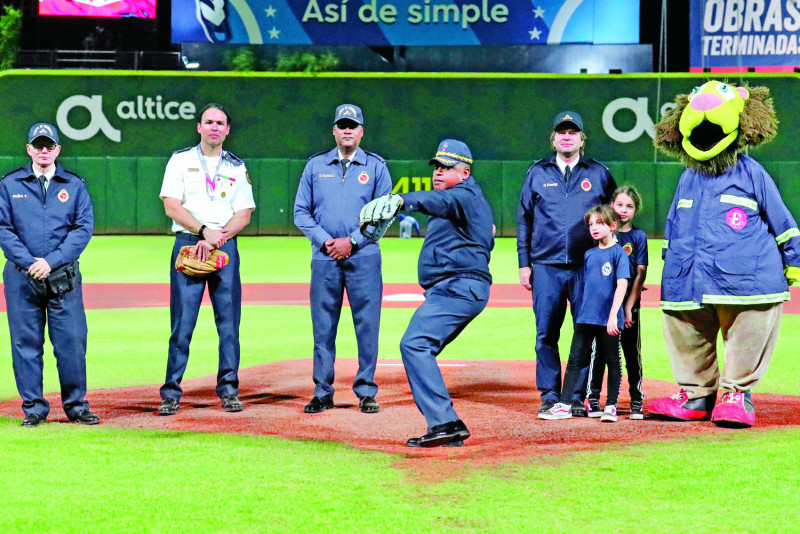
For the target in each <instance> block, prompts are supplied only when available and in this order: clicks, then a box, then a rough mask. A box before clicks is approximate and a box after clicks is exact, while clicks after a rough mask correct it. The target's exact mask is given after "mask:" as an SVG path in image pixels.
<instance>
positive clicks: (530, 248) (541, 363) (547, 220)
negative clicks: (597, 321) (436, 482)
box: [517, 111, 617, 417]
mask: <svg viewBox="0 0 800 534" xmlns="http://www.w3.org/2000/svg"><path fill="white" fill-rule="evenodd" d="M550 143H551V144H552V145H553V148H555V154H553V155H551V156H549V157H547V158H544V159H541V160H539V161H537V162H536V163H534V164H533V165H531V167H530V168H529V169H528V174H527V176H526V178H525V183H524V184H523V186H522V191H521V192H520V198H519V207H518V210H517V254H518V256H519V280H520V284H522V286H523V287H524V288H525V289H527V290H528V291H531V292H532V295H533V314H534V315H535V318H536V387H537V388H538V389H539V392H540V393H541V395H542V406H541V408H540V409H539V413H544V412H546V411H547V410H549V409H550V408H552V407H553V405H554V404H555V403H557V402H558V400H559V397H560V396H561V358H560V357H559V354H558V338H559V337H560V335H561V325H562V324H563V323H564V317H565V315H566V310H567V300H569V302H570V304H571V312H572V318H573V322H574V319H575V317H577V316H578V306H579V305H580V302H581V295H582V294H583V279H582V278H583V275H582V273H583V269H582V268H583V255H584V254H585V253H586V251H587V250H589V249H590V248H592V246H593V242H592V237H591V236H590V235H589V230H588V229H587V228H586V225H585V224H584V222H583V216H584V214H585V213H586V211H587V210H588V209H589V208H591V207H594V206H596V205H598V204H609V203H610V202H611V195H612V194H613V192H614V190H615V189H616V187H617V184H616V183H615V182H614V178H612V177H611V173H609V172H608V169H607V168H606V167H605V166H604V165H602V164H600V163H598V162H597V161H595V160H593V159H591V158H587V157H585V156H583V152H584V145H585V143H586V135H585V134H584V132H583V119H582V118H581V116H580V115H579V114H578V113H576V112H574V111H562V112H561V113H559V114H558V115H556V117H555V119H554V120H553V132H552V134H551V135H550ZM587 373H588V368H587V369H584V370H583V371H582V373H581V377H580V380H579V381H578V389H580V390H581V391H576V392H575V394H574V395H573V412H572V415H573V416H579V417H586V416H587V411H586V408H585V407H584V406H583V396H584V395H585V394H584V393H583V389H585V385H586V377H587Z"/></svg>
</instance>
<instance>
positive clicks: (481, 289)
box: [400, 277, 490, 431]
mask: <svg viewBox="0 0 800 534" xmlns="http://www.w3.org/2000/svg"><path fill="white" fill-rule="evenodd" d="M489 288H490V284H489V282H487V281H485V280H482V279H475V278H466V277H454V278H448V279H446V280H443V281H441V282H439V283H437V284H436V285H434V286H433V287H430V288H429V289H428V290H427V291H425V302H424V303H423V304H422V305H421V306H420V307H419V308H417V311H416V312H415V313H414V316H413V317H412V318H411V322H410V323H409V324H408V328H407V329H406V332H405V334H403V339H402V340H401V341H400V353H401V355H402V357H403V365H404V366H405V370H406V376H407V377H408V383H409V385H410V386H411V393H412V395H413V396H414V402H415V403H416V405H417V408H419V411H420V412H422V415H423V416H424V417H425V420H426V422H427V423H428V431H430V430H431V429H432V428H433V427H434V426H436V425H442V424H445V423H450V422H452V421H456V420H457V419H458V415H457V414H456V412H455V410H454V409H453V401H452V400H451V398H450V393H449V392H448V391H447V386H446V385H445V383H444V378H443V377H442V372H441V371H440V370H439V365H438V364H437V362H436V357H437V356H438V355H439V354H440V353H441V352H442V350H443V349H444V348H445V347H446V346H447V344H448V343H450V342H451V341H453V340H454V339H455V338H456V337H457V336H458V334H460V333H461V331H462V330H464V327H466V326H467V325H468V324H469V322H470V321H472V319H474V318H475V317H476V316H477V315H478V314H479V313H480V312H481V311H483V309H484V308H485V307H486V304H487V303H488V302H489Z"/></svg>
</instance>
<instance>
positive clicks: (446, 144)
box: [428, 139, 472, 167]
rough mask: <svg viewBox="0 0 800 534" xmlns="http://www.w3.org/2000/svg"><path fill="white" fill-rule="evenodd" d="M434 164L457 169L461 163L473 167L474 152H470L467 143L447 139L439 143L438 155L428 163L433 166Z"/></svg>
mask: <svg viewBox="0 0 800 534" xmlns="http://www.w3.org/2000/svg"><path fill="white" fill-rule="evenodd" d="M434 162H439V163H440V164H441V165H444V166H445V167H455V166H456V165H458V164H459V163H466V164H468V165H472V152H470V151H469V147H468V146H467V144H466V143H463V142H461V141H457V140H455V139H445V140H444V141H442V142H441V143H439V148H438V149H436V155H435V156H434V157H433V158H432V159H431V160H430V161H429V162H428V165H433V164H434Z"/></svg>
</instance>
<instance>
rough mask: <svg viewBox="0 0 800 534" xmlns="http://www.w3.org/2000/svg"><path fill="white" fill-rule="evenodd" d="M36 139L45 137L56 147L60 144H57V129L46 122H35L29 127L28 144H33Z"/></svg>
mask: <svg viewBox="0 0 800 534" xmlns="http://www.w3.org/2000/svg"><path fill="white" fill-rule="evenodd" d="M37 137H46V138H47V139H50V140H51V141H52V142H54V143H55V144H57V145H59V144H61V143H59V142H58V129H56V127H55V126H53V125H52V124H48V123H46V122H37V123H36V124H34V125H33V126H31V129H30V130H28V144H31V143H33V141H34V139H36V138H37Z"/></svg>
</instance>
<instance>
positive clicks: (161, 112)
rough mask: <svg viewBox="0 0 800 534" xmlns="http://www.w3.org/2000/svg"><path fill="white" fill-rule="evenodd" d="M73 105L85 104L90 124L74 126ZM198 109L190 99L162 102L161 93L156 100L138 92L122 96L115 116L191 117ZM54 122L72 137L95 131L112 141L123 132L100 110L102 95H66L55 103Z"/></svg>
mask: <svg viewBox="0 0 800 534" xmlns="http://www.w3.org/2000/svg"><path fill="white" fill-rule="evenodd" d="M75 108H84V109H86V110H87V111H88V112H89V124H87V125H86V126H84V127H83V128H76V127H74V126H72V124H70V122H69V114H70V112H71V111H72V110H73V109H75ZM196 112H197V110H196V108H195V106H194V103H192V102H175V101H170V102H163V101H162V98H161V95H159V96H157V97H156V98H155V100H154V99H153V98H151V97H149V96H148V97H144V96H142V95H138V96H137V97H136V100H123V101H122V102H120V103H119V104H117V117H119V118H120V119H125V120H172V121H175V120H179V119H183V120H193V119H194V118H195V114H196ZM56 124H58V128H59V129H60V130H61V132H62V133H63V134H64V135H66V136H67V137H69V138H70V139H74V140H75V141H85V140H87V139H91V138H92V137H94V136H95V135H97V133H98V132H103V135H105V136H106V137H108V138H109V139H110V140H111V141H114V142H115V143H119V142H121V141H122V132H121V131H120V130H118V129H117V128H114V127H113V126H112V125H111V123H110V122H109V121H108V118H107V117H106V115H105V113H103V96H102V95H92V96H86V95H73V96H70V97H68V98H66V99H65V100H64V101H63V102H61V105H59V106H58V111H57V112H56Z"/></svg>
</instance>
